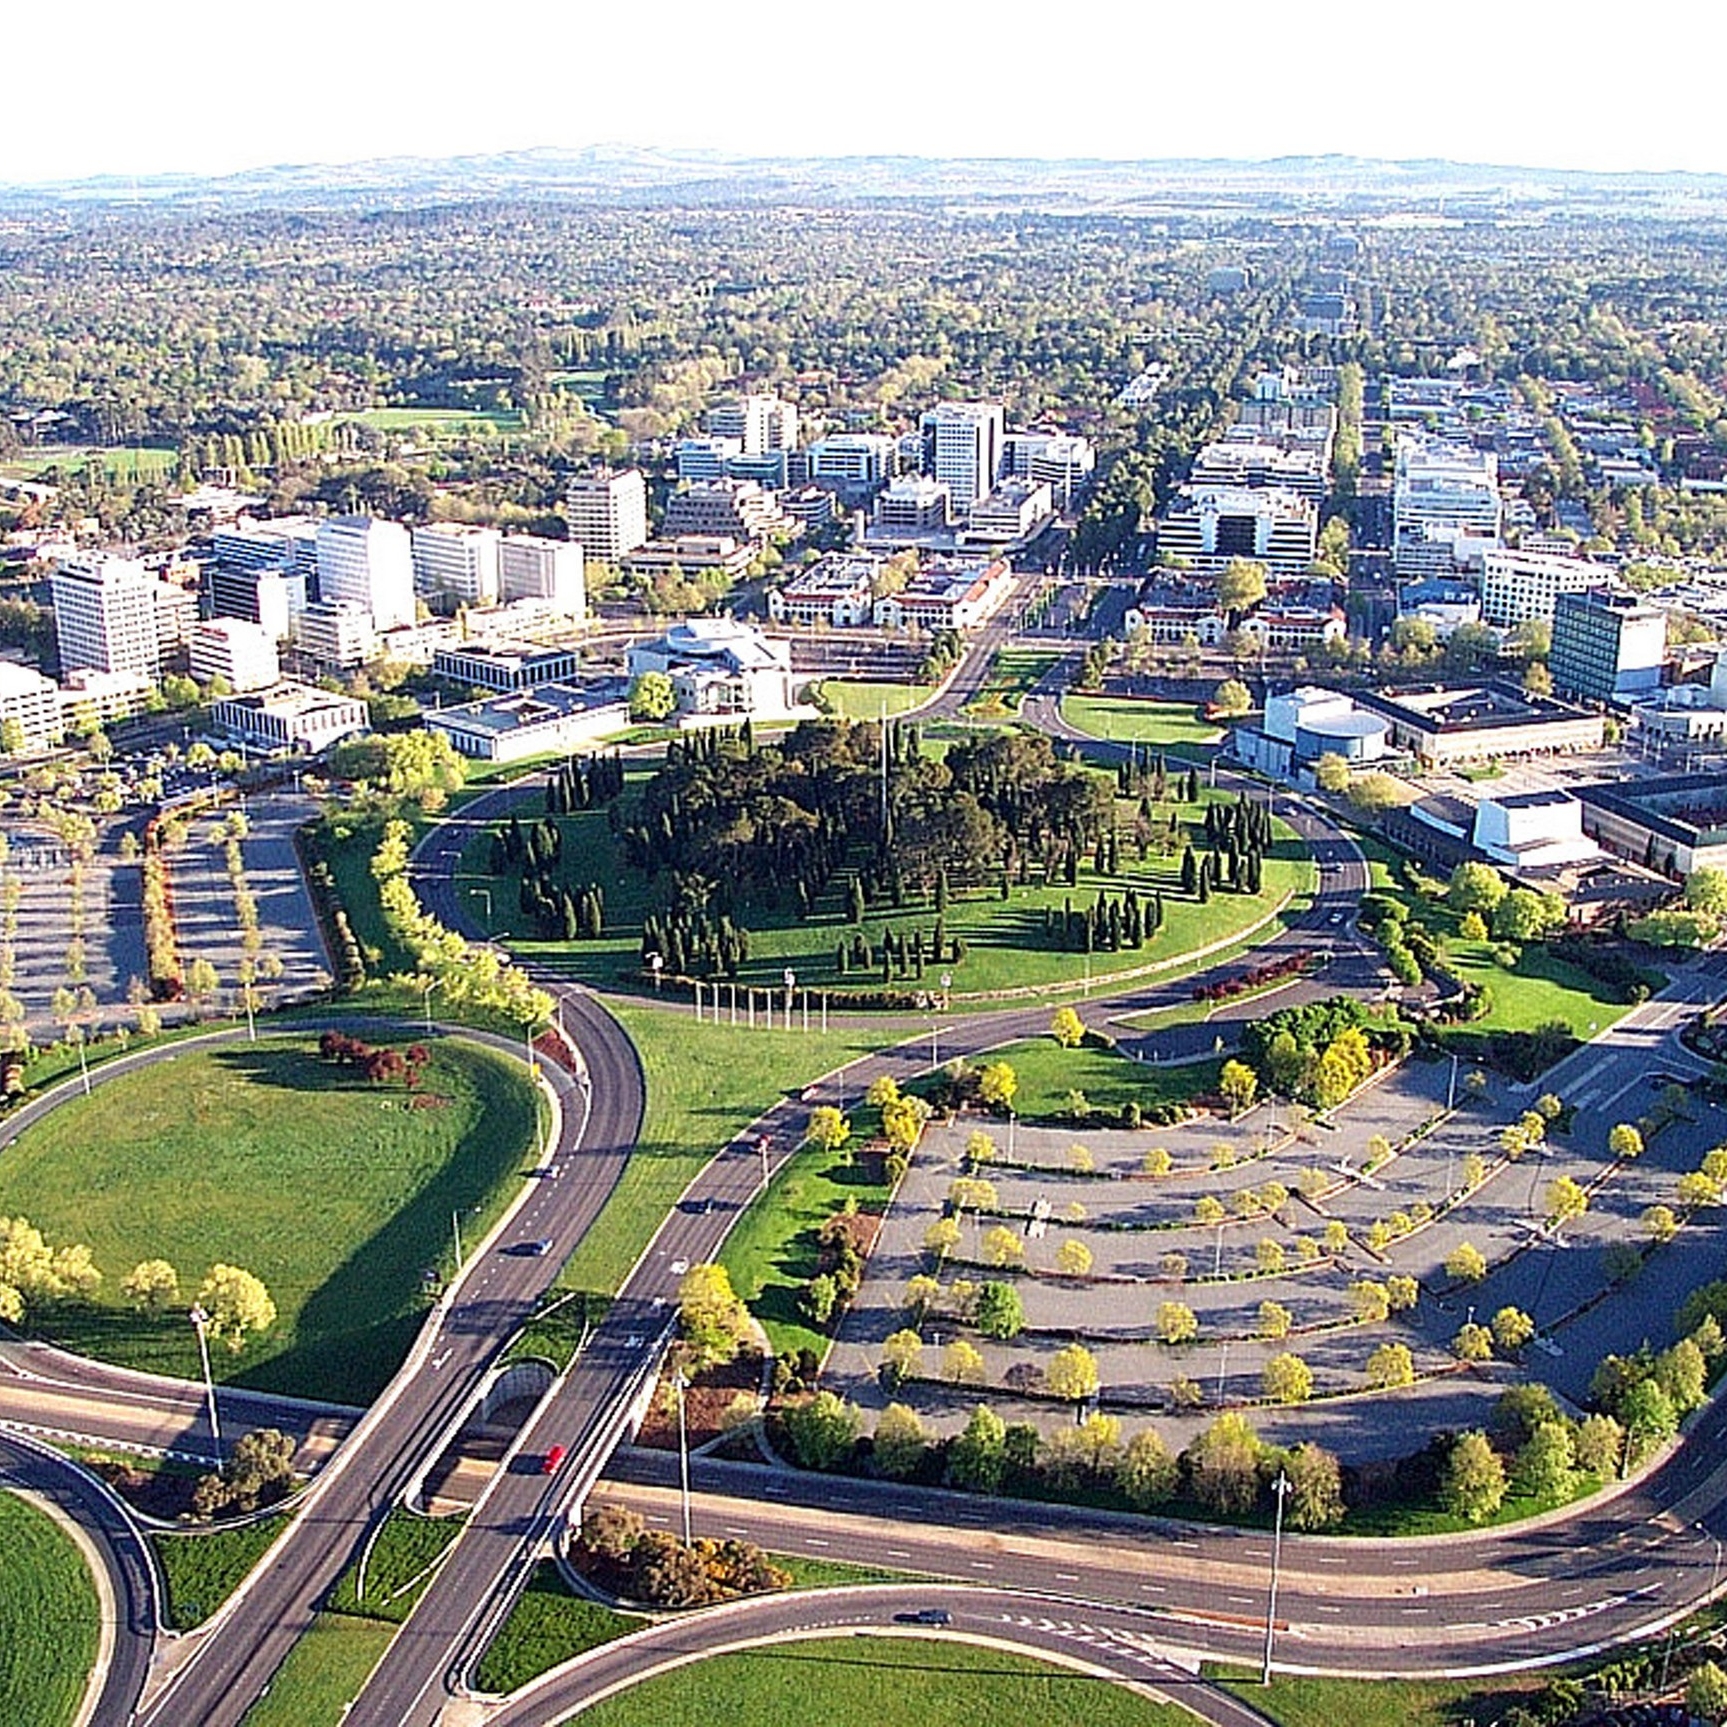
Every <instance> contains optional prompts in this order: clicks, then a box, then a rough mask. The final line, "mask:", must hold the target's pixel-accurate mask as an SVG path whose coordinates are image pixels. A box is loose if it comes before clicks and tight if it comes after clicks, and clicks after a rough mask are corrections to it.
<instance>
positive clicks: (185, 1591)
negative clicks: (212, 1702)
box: [150, 1513, 288, 1631]
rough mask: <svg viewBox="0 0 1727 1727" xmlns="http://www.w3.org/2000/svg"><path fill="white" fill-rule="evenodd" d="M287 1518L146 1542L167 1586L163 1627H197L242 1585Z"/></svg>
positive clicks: (154, 1537)
mask: <svg viewBox="0 0 1727 1727" xmlns="http://www.w3.org/2000/svg"><path fill="white" fill-rule="evenodd" d="M287 1527H288V1517H287V1514H286V1513H283V1514H282V1515H280V1516H277V1517H261V1518H259V1520H258V1521H257V1522H256V1523H242V1524H238V1525H235V1526H234V1527H232V1528H228V1529H224V1528H220V1527H218V1528H215V1529H198V1530H188V1531H187V1532H186V1533H185V1534H183V1535H182V1534H173V1535H170V1534H166V1533H152V1534H151V1536H150V1543H151V1545H152V1546H153V1547H154V1548H155V1549H156V1558H157V1560H158V1561H159V1562H160V1564H161V1567H162V1577H163V1580H164V1581H165V1582H166V1584H167V1586H168V1623H169V1624H170V1625H171V1626H173V1628H174V1629H175V1630H176V1631H190V1630H192V1629H193V1627H194V1626H198V1625H202V1624H203V1623H204V1621H205V1620H206V1619H208V1618H209V1617H210V1615H211V1614H212V1613H214V1612H215V1611H216V1609H217V1608H218V1607H220V1606H221V1605H222V1603H223V1602H224V1601H226V1600H227V1599H228V1597H229V1596H230V1595H232V1594H233V1593H234V1591H235V1590H236V1589H238V1588H239V1586H240V1585H241V1583H242V1582H244V1581H245V1578H246V1575H247V1573H248V1572H250V1571H251V1569H252V1567H253V1566H254V1565H256V1564H257V1563H258V1561H259V1560H260V1559H262V1558H263V1557H264V1554H265V1552H266V1551H267V1550H268V1549H269V1546H270V1544H271V1542H273V1541H274V1540H275V1539H276V1537H277V1536H278V1535H280V1534H281V1533H282V1531H283V1530H284V1529H286V1528H287Z"/></svg>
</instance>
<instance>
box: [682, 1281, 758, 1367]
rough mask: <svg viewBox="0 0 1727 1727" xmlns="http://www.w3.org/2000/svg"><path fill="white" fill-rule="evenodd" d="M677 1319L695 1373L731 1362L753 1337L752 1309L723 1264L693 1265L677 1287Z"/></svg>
mask: <svg viewBox="0 0 1727 1727" xmlns="http://www.w3.org/2000/svg"><path fill="white" fill-rule="evenodd" d="M678 1318H679V1320H680V1322H681V1324H682V1326H683V1333H684V1347H685V1349H686V1350H687V1351H688V1353H689V1357H690V1365H691V1368H692V1370H693V1371H697V1372H699V1371H700V1370H701V1369H702V1368H704V1367H711V1366H713V1365H715V1364H716V1363H719V1362H722V1361H730V1360H731V1359H732V1358H733V1357H734V1356H735V1355H736V1354H737V1352H738V1350H739V1348H740V1347H741V1346H742V1344H743V1341H744V1339H745V1338H746V1337H748V1336H749V1335H750V1315H749V1309H748V1308H747V1307H745V1306H744V1304H743V1302H742V1301H740V1300H739V1299H738V1296H737V1293H736V1291H735V1290H733V1288H732V1280H731V1277H730V1275H729V1274H728V1273H727V1271H726V1268H725V1267H724V1266H723V1265H692V1266H691V1267H690V1268H689V1270H688V1271H686V1272H685V1273H684V1276H683V1281H682V1282H681V1283H680V1284H679V1285H678Z"/></svg>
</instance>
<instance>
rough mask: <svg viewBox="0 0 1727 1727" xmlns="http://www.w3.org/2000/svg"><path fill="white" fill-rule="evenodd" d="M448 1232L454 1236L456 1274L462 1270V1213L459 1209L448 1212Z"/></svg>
mask: <svg viewBox="0 0 1727 1727" xmlns="http://www.w3.org/2000/svg"><path fill="white" fill-rule="evenodd" d="M450 1233H451V1234H452V1235H454V1236H455V1238H456V1275H457V1276H458V1277H459V1276H460V1275H461V1272H462V1214H461V1213H460V1212H459V1211H452V1212H451V1213H450Z"/></svg>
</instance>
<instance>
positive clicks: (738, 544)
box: [618, 534, 756, 582]
mask: <svg viewBox="0 0 1727 1727" xmlns="http://www.w3.org/2000/svg"><path fill="white" fill-rule="evenodd" d="M755 561H756V548H755V547H754V546H753V545H752V544H751V543H750V542H749V541H748V540H743V541H739V540H735V539H733V538H732V536H731V535H730V534H679V535H677V536H676V537H675V538H673V539H669V540H645V541H643V543H642V544H641V545H639V546H637V547H636V549H635V550H634V551H633V552H627V553H626V554H625V555H624V558H623V560H622V562H621V563H619V565H618V568H619V569H620V570H622V571H623V572H624V574H625V575H630V576H656V575H665V574H668V573H675V574H677V575H682V576H690V575H695V574H697V573H698V572H700V571H703V570H717V571H719V573H720V574H721V575H723V576H725V577H727V578H728V580H730V581H734V582H735V581H737V580H738V579H739V578H740V577H742V576H744V575H747V574H748V573H749V568H750V565H751V564H753V563H754V562H755Z"/></svg>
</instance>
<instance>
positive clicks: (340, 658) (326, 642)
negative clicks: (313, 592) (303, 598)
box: [294, 600, 378, 670]
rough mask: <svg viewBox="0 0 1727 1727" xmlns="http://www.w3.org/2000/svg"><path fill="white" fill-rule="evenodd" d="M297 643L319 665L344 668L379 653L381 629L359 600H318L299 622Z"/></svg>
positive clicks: (357, 664)
mask: <svg viewBox="0 0 1727 1727" xmlns="http://www.w3.org/2000/svg"><path fill="white" fill-rule="evenodd" d="M294 645H295V646H296V647H297V648H298V649H299V650H300V652H301V653H303V654H305V655H306V657H307V658H308V659H311V660H315V661H316V662H317V663H318V664H319V665H323V666H333V667H336V668H337V669H338V670H341V669H344V668H346V667H349V666H361V665H364V664H365V663H366V661H367V660H369V659H372V658H374V657H375V656H376V654H377V652H378V632H377V631H376V630H375V629H374V628H373V627H372V614H371V611H370V610H369V609H368V608H367V607H366V606H364V605H362V604H361V603H360V602H359V601H358V600H314V601H313V602H312V603H311V604H310V605H308V606H307V607H306V608H305V610H304V611H302V612H301V613H300V616H299V619H298V621H297V622H296V624H295V627H294Z"/></svg>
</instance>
